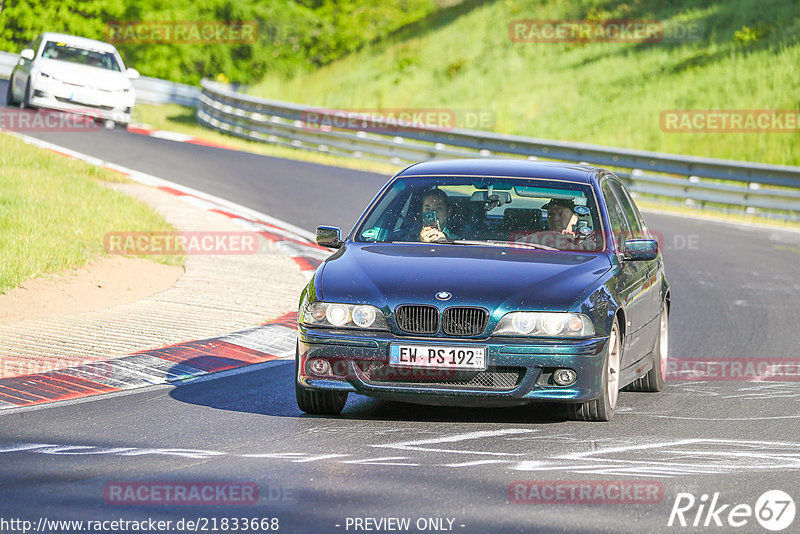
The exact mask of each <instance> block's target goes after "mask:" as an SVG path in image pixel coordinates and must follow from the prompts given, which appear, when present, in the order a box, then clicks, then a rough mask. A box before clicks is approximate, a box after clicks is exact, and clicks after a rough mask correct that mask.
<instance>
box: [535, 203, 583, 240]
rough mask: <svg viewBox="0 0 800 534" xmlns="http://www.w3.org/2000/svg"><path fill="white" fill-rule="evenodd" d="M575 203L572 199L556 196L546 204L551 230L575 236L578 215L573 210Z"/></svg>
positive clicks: (544, 208) (548, 225) (544, 207)
mask: <svg viewBox="0 0 800 534" xmlns="http://www.w3.org/2000/svg"><path fill="white" fill-rule="evenodd" d="M574 208H575V203H574V202H573V201H572V200H571V199H562V198H554V199H553V200H551V201H550V202H548V203H547V204H545V205H544V206H542V209H543V210H546V211H547V227H548V230H550V231H551V232H557V233H560V234H562V235H570V236H573V237H574V236H575V235H576V234H575V230H574V229H575V224H577V222H578V216H577V215H576V214H575V212H574V211H573V210H574Z"/></svg>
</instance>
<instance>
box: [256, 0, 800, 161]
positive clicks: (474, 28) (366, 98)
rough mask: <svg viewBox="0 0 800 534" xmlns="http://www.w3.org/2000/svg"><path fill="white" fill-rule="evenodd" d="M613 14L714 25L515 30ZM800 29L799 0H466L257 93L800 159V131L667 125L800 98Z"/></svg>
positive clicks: (584, 138)
mask: <svg viewBox="0 0 800 534" xmlns="http://www.w3.org/2000/svg"><path fill="white" fill-rule="evenodd" d="M612 18H624V19H647V20H660V21H665V22H667V23H678V22H681V23H688V22H693V23H699V24H702V25H703V27H704V29H705V31H704V37H703V39H702V40H699V41H696V42H689V43H680V44H666V43H650V44H648V43H613V44H598V43H588V44H586V43H584V44H581V43H536V44H531V43H528V44H525V43H514V42H512V41H511V39H510V37H509V23H510V22H511V21H513V20H518V19H581V20H584V19H612ZM745 27H747V28H751V31H749V32H748V31H744V30H743V28H745ZM753 29H754V30H753ZM737 32H739V33H738V35H739V37H738V38H737ZM743 34H746V35H747V36H748V37H747V38H746V39H743V38H742V37H741V36H742V35H743ZM798 36H800V4H798V3H797V2H796V0H770V1H769V2H764V1H763V0H728V1H726V2H707V1H705V0H683V1H682V2H667V1H665V0H631V1H628V2H610V1H608V0H580V1H567V0H538V1H536V0H528V1H524V0H497V1H493V2H479V1H472V2H470V1H466V2H464V3H462V4H460V5H458V6H455V7H452V8H449V9H444V10H441V11H439V12H438V13H437V14H436V15H434V16H432V17H429V18H428V19H426V20H425V21H423V22H421V23H417V24H414V25H411V26H409V27H407V28H406V29H404V30H402V31H400V32H397V33H396V34H394V35H392V36H391V37H390V38H388V39H386V40H383V41H381V42H378V43H374V44H372V45H370V46H367V47H365V48H363V49H362V50H360V51H358V52H356V53H354V54H352V55H350V56H348V57H346V58H344V59H341V60H339V61H336V62H334V63H332V64H330V65H327V66H325V67H323V68H320V69H318V70H316V71H313V72H309V73H307V74H303V75H299V76H297V77H295V78H292V79H289V80H286V79H283V78H281V77H280V76H279V75H277V74H276V75H271V76H267V77H266V78H265V79H264V80H262V81H261V82H260V83H258V84H256V85H255V86H253V87H251V89H250V91H249V92H250V93H251V94H254V95H258V96H263V97H268V98H275V99H281V100H288V101H293V102H301V103H305V104H310V105H315V106H323V107H330V108H358V109H364V108H381V109H386V108H426V109H427V108H446V109H457V110H459V109H464V110H486V111H488V112H490V113H492V114H493V115H494V118H495V123H494V128H493V130H494V131H497V132H501V133H513V134H520V135H527V136H533V137H540V138H546V139H558V140H565V141H574V142H585V143H593V144H599V145H606V146H617V147H628V148H637V149H643V150H654V151H660V152H671V153H678V154H691V155H697V156H704V157H714V158H726V159H734V160H747V161H758V162H768V163H775V164H783V165H800V150H798V149H797V147H798V146H800V133H797V132H794V133H747V134H744V133H713V134H712V133H666V132H664V131H662V129H661V123H660V118H661V112H662V111H664V110H672V109H779V110H787V109H788V110H798V107H799V106H798V94H800V77H798V75H797V72H798V65H800V42H798ZM745 41H747V44H745Z"/></svg>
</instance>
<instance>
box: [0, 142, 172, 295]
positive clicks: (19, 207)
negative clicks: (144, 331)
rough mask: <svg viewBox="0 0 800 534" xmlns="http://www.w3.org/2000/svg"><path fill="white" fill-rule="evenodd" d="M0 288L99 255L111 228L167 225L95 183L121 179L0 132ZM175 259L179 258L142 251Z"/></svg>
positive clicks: (157, 258) (145, 228)
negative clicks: (104, 238) (104, 237)
mask: <svg viewBox="0 0 800 534" xmlns="http://www.w3.org/2000/svg"><path fill="white" fill-rule="evenodd" d="M0 169H2V172H0V266H2V269H0V292H2V293H5V292H7V291H8V290H10V289H13V288H15V287H17V286H18V285H19V284H21V283H22V282H23V281H25V280H27V279H29V278H34V277H38V276H42V275H44V274H50V273H59V272H63V271H66V270H68V269H71V268H78V267H81V266H82V265H84V264H86V263H87V262H89V261H91V260H93V259H95V258H97V257H99V256H102V255H106V254H105V251H104V250H103V236H104V235H105V234H106V233H107V232H112V231H137V232H150V231H152V232H159V231H173V230H174V228H173V227H172V226H170V225H169V224H167V222H166V221H165V220H164V219H163V218H162V217H161V215H159V214H158V213H156V212H155V211H153V210H152V209H151V208H150V207H148V206H147V205H146V204H145V203H143V202H141V201H139V200H136V199H134V198H131V197H129V196H128V195H125V194H123V193H120V192H118V191H114V190H112V189H110V188H108V187H106V186H104V185H103V182H120V181H125V180H126V179H125V178H124V177H123V176H121V175H119V174H117V173H114V172H111V171H108V170H106V169H102V168H100V167H95V166H93V165H89V164H88V163H85V162H82V161H78V160H72V159H67V158H64V157H63V156H60V155H57V154H53V153H51V152H49V151H46V150H43V149H41V148H37V147H34V146H31V145H27V144H25V143H24V142H22V141H21V140H19V139H17V138H15V137H12V136H10V135H7V134H0ZM148 259H152V260H154V261H158V262H160V263H166V264H169V265H182V264H183V259H184V258H183V257H182V256H179V255H175V256H154V257H148Z"/></svg>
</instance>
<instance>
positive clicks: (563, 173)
mask: <svg viewBox="0 0 800 534" xmlns="http://www.w3.org/2000/svg"><path fill="white" fill-rule="evenodd" d="M602 170H603V169H601V168H599V167H592V166H591V165H580V164H577V163H560V162H555V161H530V160H524V159H453V160H438V161H425V162H422V163H417V164H414V165H412V166H410V167H408V168H406V169H405V170H403V171H402V172H400V174H398V177H399V176H403V177H407V176H429V175H450V176H501V177H509V178H550V179H553V180H562V181H566V182H576V183H582V184H589V183H592V180H593V179H594V178H595V176H596V175H597V174H598V172H600V171H602Z"/></svg>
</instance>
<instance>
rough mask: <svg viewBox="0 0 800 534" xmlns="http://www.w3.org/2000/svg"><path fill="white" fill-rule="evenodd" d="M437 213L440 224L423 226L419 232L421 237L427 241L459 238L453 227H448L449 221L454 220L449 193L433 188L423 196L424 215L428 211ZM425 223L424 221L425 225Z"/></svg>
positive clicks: (422, 211)
mask: <svg viewBox="0 0 800 534" xmlns="http://www.w3.org/2000/svg"><path fill="white" fill-rule="evenodd" d="M430 212H434V213H436V219H437V222H438V226H432V225H427V226H423V227H422V230H420V232H419V238H420V239H421V240H422V241H424V242H425V243H431V242H434V241H445V240H451V239H458V238H457V237H456V235H455V234H454V233H453V231H452V229H450V228H449V227H448V223H450V222H452V220H451V218H450V216H451V214H452V206H451V205H450V198H449V197H448V196H447V193H445V192H444V191H442V190H441V189H431V190H430V191H428V192H427V193H425V196H423V197H422V210H421V213H422V216H423V220H424V216H425V214H426V213H430ZM424 224H425V223H423V225H424Z"/></svg>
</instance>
